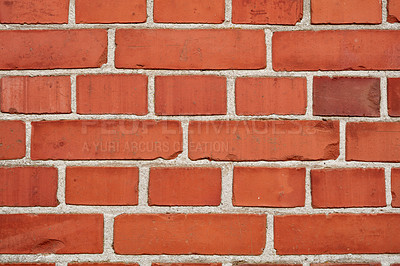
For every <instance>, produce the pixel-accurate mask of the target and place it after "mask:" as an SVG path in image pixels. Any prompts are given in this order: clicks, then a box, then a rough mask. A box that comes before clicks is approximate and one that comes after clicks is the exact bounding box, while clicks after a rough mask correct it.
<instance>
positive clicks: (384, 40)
mask: <svg viewBox="0 0 400 266" xmlns="http://www.w3.org/2000/svg"><path fill="white" fill-rule="evenodd" d="M399 38H400V31H396V30H334V31H285V32H275V33H274V35H273V37H272V58H273V62H272V63H273V68H274V70H276V71H300V70H399V69H400V63H399V62H400V50H399V49H398V40H399ZM371 51H373V52H371Z"/></svg>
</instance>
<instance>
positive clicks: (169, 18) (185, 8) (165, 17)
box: [154, 0, 225, 24]
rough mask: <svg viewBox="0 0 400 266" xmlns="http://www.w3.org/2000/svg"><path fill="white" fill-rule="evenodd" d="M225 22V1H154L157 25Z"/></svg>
mask: <svg viewBox="0 0 400 266" xmlns="http://www.w3.org/2000/svg"><path fill="white" fill-rule="evenodd" d="M224 20H225V1H224V0H154V22H157V23H213V24H219V23H222V22H224Z"/></svg>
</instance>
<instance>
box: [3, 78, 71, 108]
mask: <svg viewBox="0 0 400 266" xmlns="http://www.w3.org/2000/svg"><path fill="white" fill-rule="evenodd" d="M0 89H1V111H2V112H4V113H23V114H47V113H48V114H51V113H71V79H70V77H68V76H57V77H4V78H2V79H1V83H0Z"/></svg>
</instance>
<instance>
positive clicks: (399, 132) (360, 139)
mask: <svg viewBox="0 0 400 266" xmlns="http://www.w3.org/2000/svg"><path fill="white" fill-rule="evenodd" d="M399 141H400V123H398V122H359V123H355V122H354V123H347V125H346V160H347V161H367V162H368V161H369V162H399V161H400V142H399Z"/></svg>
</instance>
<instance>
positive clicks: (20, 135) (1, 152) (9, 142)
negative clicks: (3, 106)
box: [0, 120, 26, 160]
mask: <svg viewBox="0 0 400 266" xmlns="http://www.w3.org/2000/svg"><path fill="white" fill-rule="evenodd" d="M25 138H26V137H25V123H24V122H22V121H5V120H4V121H0V143H1V145H0V159H1V160H6V159H21V158H23V157H24V156H25V151H26V150H25V141H26V140H25Z"/></svg>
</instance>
